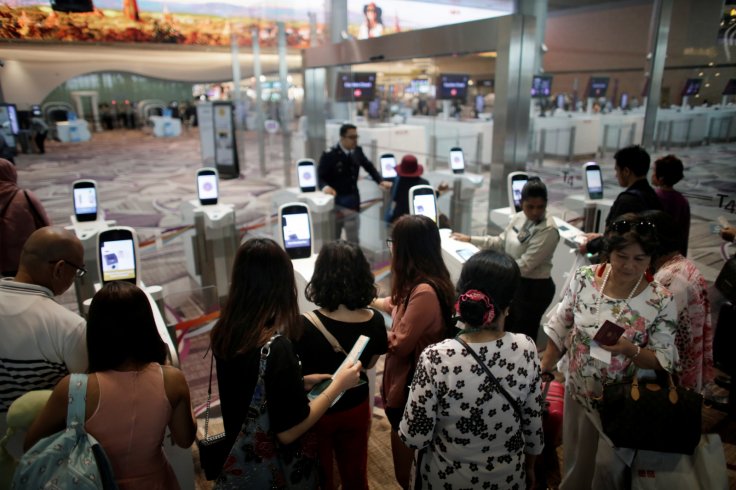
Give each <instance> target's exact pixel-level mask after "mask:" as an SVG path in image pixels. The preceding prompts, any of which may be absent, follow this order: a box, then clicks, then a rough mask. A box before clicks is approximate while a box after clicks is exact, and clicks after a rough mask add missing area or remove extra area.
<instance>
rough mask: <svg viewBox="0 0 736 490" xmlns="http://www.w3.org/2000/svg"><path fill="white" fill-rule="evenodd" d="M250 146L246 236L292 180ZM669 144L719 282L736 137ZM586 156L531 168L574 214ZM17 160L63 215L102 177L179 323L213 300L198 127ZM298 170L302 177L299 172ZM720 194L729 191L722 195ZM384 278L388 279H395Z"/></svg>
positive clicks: (610, 187) (735, 172) (733, 455)
mask: <svg viewBox="0 0 736 490" xmlns="http://www.w3.org/2000/svg"><path fill="white" fill-rule="evenodd" d="M243 147H244V148H245V150H244V151H242V152H241V156H244V158H243V161H242V162H241V176H240V178H238V179H232V180H222V181H221V185H220V190H221V196H222V198H221V200H222V201H224V202H226V203H228V204H232V205H233V206H234V209H235V213H236V222H237V226H238V228H239V229H240V231H241V234H242V236H243V238H248V237H251V236H271V235H272V231H271V230H272V226H271V224H272V218H271V215H272V213H273V211H274V205H273V201H272V198H273V196H274V194H275V191H277V190H278V189H280V188H281V187H283V185H284V180H285V175H284V163H283V154H282V147H281V141H280V139H279V138H278V137H276V138H272V139H271V140H270V141H269V145H268V146H267V148H266V155H267V164H266V172H265V174H264V175H262V174H261V172H260V170H259V165H258V163H257V155H258V148H257V135H256V134H255V133H252V132H249V133H246V134H245V135H244V136H243V140H242V146H241V148H243ZM667 153H674V154H676V155H678V156H679V157H680V158H681V159H682V160H683V161H684V163H685V166H686V177H685V180H684V181H683V182H681V183H680V184H678V189H679V190H680V191H681V192H683V193H684V194H685V195H686V196H687V197H688V199H689V200H690V204H691V208H692V216H693V218H692V224H691V232H690V233H691V235H690V250H689V256H690V257H691V258H692V259H693V260H695V262H696V263H697V264H698V266H699V267H700V268H701V270H702V272H703V274H704V275H705V276H706V279H708V280H709V281H710V282H712V281H713V280H714V279H715V277H716V275H717V273H718V271H719V270H720V268H721V265H722V263H723V259H722V252H721V245H722V243H721V241H720V239H719V238H718V235H717V230H716V229H715V227H714V226H715V224H716V220H717V217H718V216H721V215H723V216H725V217H726V218H727V219H728V220H729V221H730V222H731V223H732V224H736V215H734V207H733V206H730V207H728V205H729V203H731V200H733V199H736V144H714V145H709V146H702V147H701V146H699V147H684V148H673V149H671V151H659V152H657V153H656V154H654V155H652V156H653V158H657V157H659V156H662V155H664V154H667ZM598 161H599V163H600V164H601V167H602V169H603V173H604V181H605V182H606V183H607V185H606V189H605V192H606V196H610V197H613V196H615V195H616V193H618V192H620V189H619V188H618V186H617V185H616V181H615V178H614V171H613V157H612V155H607V157H605V158H601V159H599V160H598ZM579 163H580V162H576V164H570V163H567V162H560V161H553V160H546V161H544V162H543V164H542V165H538V164H529V165H528V166H527V170H528V171H529V172H531V173H536V174H539V175H540V176H541V177H542V179H543V180H544V181H545V183H546V184H547V186H548V188H549V191H550V203H549V204H550V205H549V209H550V212H551V213H553V214H556V215H558V216H560V217H562V218H564V219H568V220H569V219H572V218H575V216H572V215H570V213H569V212H567V211H565V209H564V207H563V204H562V203H563V200H564V198H565V197H566V196H567V195H569V194H572V193H582V180H581V172H580V170H579V167H580V165H579ZM17 165H18V173H19V181H20V185H21V186H22V187H25V188H28V189H30V190H32V191H33V192H35V193H36V195H37V196H38V197H39V198H40V199H41V201H42V203H43V205H44V207H45V208H46V211H47V212H48V214H49V216H50V217H51V219H52V221H53V222H54V223H55V224H57V225H66V224H69V223H70V218H69V217H70V215H71V214H72V201H71V183H72V182H73V181H74V180H76V179H80V178H87V179H95V180H96V181H97V182H98V188H99V196H100V202H101V207H102V208H103V209H104V210H105V215H106V218H107V219H112V220H115V221H116V222H117V224H119V225H126V226H132V227H134V228H136V230H137V231H138V234H139V237H140V240H141V243H142V246H141V252H142V264H143V272H142V274H143V280H144V281H145V282H146V283H147V284H149V285H152V284H158V285H161V286H163V288H164V295H165V296H166V297H167V300H168V302H169V313H171V317H170V318H169V320H170V321H172V323H174V322H177V321H181V320H184V319H187V318H191V317H195V316H197V315H199V314H201V312H202V311H203V309H206V307H205V306H203V303H206V301H202V300H200V299H198V298H199V296H198V292H197V289H198V285H197V283H196V282H195V281H194V280H193V279H192V278H191V277H190V276H189V274H188V272H187V268H186V265H185V259H184V252H183V249H184V245H183V239H182V236H181V233H180V232H181V227H182V225H183V218H182V215H181V210H180V207H181V204H182V203H183V202H186V201H188V200H192V199H195V198H196V194H195V188H194V174H195V171H196V169H197V168H199V167H201V158H200V144H199V135H198V132H197V130H196V128H194V129H190V130H187V131H185V132H183V133H182V135H181V136H179V137H175V138H166V139H164V138H155V137H153V136H152V135H151V134H148V133H144V132H142V131H137V130H136V131H134V130H117V131H109V132H103V133H95V134H94V135H93V139H92V140H91V141H89V142H86V143H78V144H72V143H60V142H56V141H50V142H48V143H47V152H46V154H44V155H37V154H30V155H27V154H24V155H20V156H19V157H18V158H17ZM571 176H572V178H571ZM489 178H490V175H489V173H488V172H487V171H486V180H485V182H486V184H485V185H484V188H482V189H479V190H478V191H476V196H475V201H474V204H473V210H472V212H473V220H472V228H473V230H472V231H473V232H474V233H481V232H484V231H485V228H486V222H485V217H486V215H487V214H486V213H487V206H488V192H489V191H488V188H487V182H488V179H489ZM291 179H292V181H294V180H295V175H292V176H291ZM719 195H724V196H726V197H725V198H724V199H723V202H721V198H720V196H719ZM724 206H725V207H728V208H727V209H726V208H724ZM364 221H366V222H368V223H370V222H371V221H370V220H364ZM491 231H494V230H491ZM385 266H386V263H385V258H384V259H383V260H376V261H375V263H374V268H375V269H376V271H377V272H380V271H381V270H385ZM383 281H384V284H383V286H382V287H383V288H384V289H385V288H386V287H388V286H387V281H388V280H387V279H383ZM711 292H712V295H711V298H712V301H713V311H714V313H715V312H717V311H718V308H719V307H720V305H721V304H722V302H723V299H722V298H721V297H720V294H719V293H718V292H717V291H716V290H715V289H712V291H711ZM61 301H62V303H64V304H66V305H68V306H69V308H71V309H76V300H75V297H74V292H73V289H72V290H70V291H68V292H67V293H66V294H65V295H63V296H62V298H61ZM714 324H715V323H714ZM206 339H207V337H206V333H203V332H202V331H201V330H200V331H192V332H190V334H189V335H187V336H186V338H184V339H182V340H181V342H180V351H181V360H182V367H183V369H184V370H185V373H186V376H187V379H188V380H189V383H190V386H191V388H192V399H193V402H194V403H195V405H196V406H197V411H198V414H200V415H201V413H202V411H203V406H204V405H203V404H204V401H205V400H206V392H207V377H208V369H209V358H206V359H205V358H203V355H204V352H205V351H206V348H207V340H206ZM381 373H382V363H381V364H380V365H379V367H378V380H377V382H380V378H381ZM200 420H201V418H200ZM373 422H374V423H373V427H372V431H371V441H370V460H369V472H370V485H371V487H372V488H398V487H396V486H395V483H394V481H393V468H392V464H391V455H390V454H391V452H390V446H389V431H388V424H387V422H386V420H385V418H384V417H383V416H382V410H380V408H378V409H376V411H375V416H374V421H373ZM706 424H707V425H708V426H709V427H712V428H714V429H715V430H717V431H718V432H720V433H721V435H722V437H724V439H726V440H727V442H728V443H727V444H726V445H725V447H726V451H727V455H728V461H729V463H730V464H731V465H733V464H736V446H734V444H736V440H734V438H735V437H736V436H734V434H736V427H734V424H733V422H728V420H727V419H725V418H724V416H723V415H722V414H721V413H720V412H716V411H710V412H708V414H706ZM195 456H196V455H195ZM195 462H196V457H195ZM732 468H733V467H732ZM730 476H731V488H732V489H734V488H736V471H730ZM197 488H209V484H208V483H207V482H205V481H204V480H203V479H202V478H201V477H199V478H198V480H197Z"/></svg>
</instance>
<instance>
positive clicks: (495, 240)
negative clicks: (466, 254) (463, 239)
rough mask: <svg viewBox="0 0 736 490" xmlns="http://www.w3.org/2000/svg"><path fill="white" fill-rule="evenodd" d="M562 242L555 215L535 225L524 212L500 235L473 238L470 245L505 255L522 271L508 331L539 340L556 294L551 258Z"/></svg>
mask: <svg viewBox="0 0 736 490" xmlns="http://www.w3.org/2000/svg"><path fill="white" fill-rule="evenodd" d="M559 241H560V233H559V232H558V231H557V225H556V224H555V220H554V218H553V217H552V216H549V215H545V216H544V217H543V218H542V219H540V220H539V221H538V222H536V223H535V222H533V221H530V220H529V219H527V217H526V215H525V214H524V212H523V211H522V212H519V213H516V214H515V215H513V216H512V217H511V221H510V222H509V224H508V226H507V227H506V229H505V230H504V231H503V232H502V233H501V234H500V235H498V236H471V237H470V243H472V244H473V245H475V246H477V247H479V248H482V249H487V248H490V249H493V250H498V251H503V252H506V253H507V254H509V255H510V256H511V257H513V258H514V260H516V263H517V264H518V265H519V269H520V270H521V284H520V285H519V288H518V289H517V291H516V296H515V297H514V301H512V302H511V312H510V314H509V316H508V318H507V319H506V330H507V331H510V332H516V333H524V334H526V335H528V336H529V337H531V338H532V340H534V341H536V339H537V332H538V330H539V325H540V320H541V318H542V315H543V314H544V312H545V311H546V310H547V307H548V306H549V304H550V303H551V302H552V298H553V297H554V294H555V283H554V282H553V281H552V277H551V274H552V257H553V256H554V253H555V249H556V248H557V243H558V242H559Z"/></svg>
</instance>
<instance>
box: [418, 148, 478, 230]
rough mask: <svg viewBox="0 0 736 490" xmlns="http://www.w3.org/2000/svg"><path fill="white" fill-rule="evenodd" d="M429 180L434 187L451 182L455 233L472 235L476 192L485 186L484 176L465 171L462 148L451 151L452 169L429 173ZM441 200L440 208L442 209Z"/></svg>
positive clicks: (451, 203)
mask: <svg viewBox="0 0 736 490" xmlns="http://www.w3.org/2000/svg"><path fill="white" fill-rule="evenodd" d="M426 178H427V180H428V181H429V182H430V184H432V185H437V184H439V183H440V182H442V181H448V182H451V184H450V186H451V189H452V193H451V194H450V195H449V196H448V198H449V201H450V215H449V218H450V222H451V223H452V228H453V230H455V231H459V232H462V233H470V230H471V228H472V221H473V198H474V197H475V190H476V189H479V188H480V187H481V186H482V185H483V176H482V175H480V174H474V173H469V172H467V171H466V170H465V158H464V155H463V151H462V148H459V147H455V148H451V149H450V168H449V169H444V170H437V171H434V172H428V173H427V175H426ZM442 200H443V198H441V199H440V201H441V202H440V207H442Z"/></svg>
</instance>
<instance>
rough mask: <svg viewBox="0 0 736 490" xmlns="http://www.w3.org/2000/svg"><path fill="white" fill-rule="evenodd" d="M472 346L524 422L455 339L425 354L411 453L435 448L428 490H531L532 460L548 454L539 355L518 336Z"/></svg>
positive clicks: (406, 427)
mask: <svg viewBox="0 0 736 490" xmlns="http://www.w3.org/2000/svg"><path fill="white" fill-rule="evenodd" d="M469 345H470V347H471V348H472V349H473V350H474V351H475V352H476V353H477V354H478V356H479V357H480V358H481V359H482V360H483V362H484V363H485V364H486V365H487V366H488V368H489V369H490V370H491V372H492V373H493V375H494V376H495V377H496V379H498V381H499V383H501V385H503V387H504V388H505V389H506V390H507V391H508V393H509V394H510V395H511V396H512V397H513V398H514V399H515V400H517V402H518V403H519V406H520V407H521V411H522V413H523V414H524V415H523V420H522V421H520V420H519V416H518V415H517V413H516V412H515V411H514V409H513V408H512V406H511V404H510V403H509V402H508V400H507V399H506V398H505V397H504V396H503V395H502V394H501V393H499V392H498V391H496V388H495V387H493V386H492V384H491V381H490V379H489V378H488V375H487V374H486V373H485V371H484V370H483V368H482V367H481V366H480V365H479V364H478V362H476V360H475V358H474V357H473V356H472V355H471V354H470V353H469V352H468V351H467V350H466V349H465V347H463V346H462V344H460V343H459V342H458V341H457V340H455V339H448V340H444V341H442V342H440V343H438V344H434V345H430V346H429V347H427V348H426V349H424V351H423V352H422V355H421V356H420V358H419V363H418V364H417V370H416V374H415V375H414V380H413V382H412V386H411V392H410V394H409V400H408V402H407V403H406V408H405V410H404V418H403V419H402V420H401V425H400V426H399V436H400V437H401V439H402V440H403V441H404V443H406V445H407V446H409V447H412V448H416V449H420V448H424V447H426V448H427V451H426V453H425V454H424V455H423V456H422V460H421V464H420V467H419V470H418V475H419V476H418V477H419V478H421V479H422V488H427V489H432V488H452V489H454V490H461V489H476V488H490V489H494V488H495V489H498V490H501V489H504V490H505V489H523V488H526V485H525V474H524V471H525V466H524V459H525V456H524V453H527V454H540V453H541V452H542V448H543V434H542V393H541V391H542V389H541V380H540V373H539V361H538V358H537V348H536V346H535V345H534V342H533V341H532V340H531V339H530V338H529V337H528V336H526V335H522V334H514V333H511V332H506V333H505V334H504V336H503V337H501V338H499V339H498V340H492V341H489V342H480V343H469Z"/></svg>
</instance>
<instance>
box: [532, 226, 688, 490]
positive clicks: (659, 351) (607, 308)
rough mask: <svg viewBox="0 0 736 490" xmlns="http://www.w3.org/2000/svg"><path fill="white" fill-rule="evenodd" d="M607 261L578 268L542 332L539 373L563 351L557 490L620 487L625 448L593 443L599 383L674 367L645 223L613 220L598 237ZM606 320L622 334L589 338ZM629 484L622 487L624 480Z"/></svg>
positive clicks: (669, 321) (668, 304)
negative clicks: (608, 341)
mask: <svg viewBox="0 0 736 490" xmlns="http://www.w3.org/2000/svg"><path fill="white" fill-rule="evenodd" d="M606 245H607V251H608V254H609V263H602V264H597V265H591V266H586V267H581V268H580V269H578V270H577V272H576V273H575V276H574V277H573V279H572V281H571V282H570V286H569V288H568V290H567V291H566V292H565V296H564V298H563V299H562V301H561V302H560V304H559V305H558V306H557V309H556V310H555V311H554V312H552V314H551V315H550V318H549V321H548V323H547V324H546V325H545V326H544V330H545V332H546V333H547V336H548V337H549V342H547V348H546V350H545V352H544V355H543V356H542V372H543V373H550V372H552V371H553V370H554V368H555V364H556V363H557V361H558V360H559V359H560V357H561V356H562V355H563V354H564V353H565V352H566V351H567V352H568V355H569V358H570V359H569V372H568V375H567V381H566V385H565V412H564V416H563V420H564V424H563V442H562V444H563V450H564V455H563V462H564V469H563V478H562V483H561V485H560V489H563V490H564V489H579V488H596V489H598V488H627V482H626V481H624V479H625V475H626V474H627V472H626V471H623V470H624V468H623V467H622V465H624V464H626V465H628V464H630V463H631V459H632V458H633V454H631V453H630V452H631V450H626V449H613V448H611V447H610V445H609V443H608V442H606V439H603V438H601V432H602V429H601V423H600V416H599V414H598V411H597V399H599V398H600V397H601V395H602V393H603V385H604V384H607V383H613V382H619V381H625V380H630V379H631V376H632V375H633V373H634V370H635V368H639V369H654V370H665V371H668V372H673V371H674V367H675V363H676V362H677V348H676V347H675V328H676V324H677V311H676V308H675V302H674V299H673V297H672V293H670V292H669V291H668V290H667V289H665V288H664V287H663V286H662V285H660V284H659V283H658V282H656V281H654V280H653V279H652V277H651V276H650V275H649V274H648V272H647V269H648V268H649V266H650V265H651V262H652V257H653V256H654V254H655V253H656V250H657V245H658V241H657V233H656V230H655V228H654V225H653V224H652V223H651V222H650V221H648V220H641V219H637V218H635V217H633V218H632V217H631V215H626V216H625V217H623V218H618V219H617V220H616V221H614V222H613V223H612V224H611V225H610V226H609V229H608V231H607V233H606ZM607 322H613V323H614V324H616V325H618V326H620V327H622V328H623V329H624V331H623V334H622V335H621V336H620V337H619V338H618V340H616V342H615V343H614V344H613V345H610V346H605V345H601V344H599V343H598V342H596V341H595V340H594V337H595V336H596V333H598V331H599V330H601V328H602V327H603V325H604V324H605V323H607ZM628 484H630V482H628Z"/></svg>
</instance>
